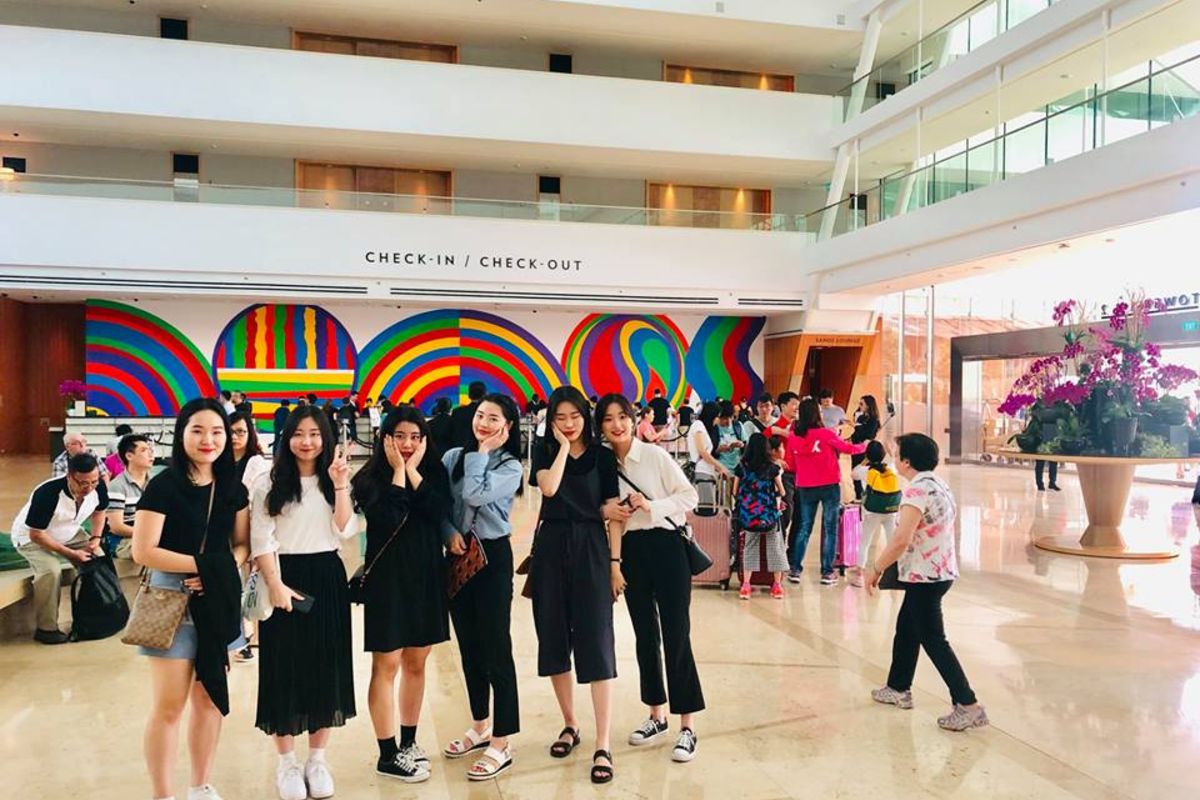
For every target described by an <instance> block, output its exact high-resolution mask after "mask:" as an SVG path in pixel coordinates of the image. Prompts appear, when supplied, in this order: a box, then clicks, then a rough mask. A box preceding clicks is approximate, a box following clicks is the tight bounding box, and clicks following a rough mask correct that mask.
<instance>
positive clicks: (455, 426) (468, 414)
mask: <svg viewBox="0 0 1200 800" xmlns="http://www.w3.org/2000/svg"><path fill="white" fill-rule="evenodd" d="M477 408H479V403H468V404H467V405H465V406H459V407H458V408H456V409H454V410H453V411H451V412H450V444H451V446H453V447H466V446H467V445H468V444H470V443H471V442H472V441H473V440H474V439H475V431H474V430H472V428H471V425H472V423H473V422H474V421H475V409H477Z"/></svg>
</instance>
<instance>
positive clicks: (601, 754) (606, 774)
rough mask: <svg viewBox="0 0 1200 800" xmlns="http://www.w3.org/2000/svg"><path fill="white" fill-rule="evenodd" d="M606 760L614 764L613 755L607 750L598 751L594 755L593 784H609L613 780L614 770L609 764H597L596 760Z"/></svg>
mask: <svg viewBox="0 0 1200 800" xmlns="http://www.w3.org/2000/svg"><path fill="white" fill-rule="evenodd" d="M598 758H604V759H607V760H608V763H609V764H611V763H613V757H612V753H610V752H608V751H607V750H597V751H596V752H595V753H592V761H593V764H592V783H608V782H609V781H611V780H612V779H613V768H612V767H610V766H608V765H607V764H596V763H594V762H595V761H596V759H598Z"/></svg>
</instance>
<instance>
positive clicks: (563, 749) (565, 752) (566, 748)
mask: <svg viewBox="0 0 1200 800" xmlns="http://www.w3.org/2000/svg"><path fill="white" fill-rule="evenodd" d="M568 733H569V734H571V741H570V742H564V741H563V740H562V738H563V737H564V736H566V735H567V734H568ZM576 747H579V731H577V730H575V729H574V728H572V727H570V726H568V727H566V728H563V729H562V733H560V734H559V735H558V741H557V742H555V743H554V744H552V745H550V755H552V756H554V757H555V758H566V757H567V756H569V755H571V753H573V752H575V748H576Z"/></svg>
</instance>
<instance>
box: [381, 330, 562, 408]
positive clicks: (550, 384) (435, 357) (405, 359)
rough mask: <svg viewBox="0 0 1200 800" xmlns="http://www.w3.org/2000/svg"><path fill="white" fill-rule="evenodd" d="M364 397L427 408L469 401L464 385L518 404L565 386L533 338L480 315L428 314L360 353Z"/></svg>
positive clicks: (386, 333) (387, 333)
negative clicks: (444, 401)
mask: <svg viewBox="0 0 1200 800" xmlns="http://www.w3.org/2000/svg"><path fill="white" fill-rule="evenodd" d="M361 374H362V376H363V378H362V382H361V385H360V387H359V391H360V392H361V393H362V394H363V395H364V396H369V397H374V398H379V397H386V398H388V399H389V400H391V401H392V402H393V403H400V402H409V401H412V402H414V403H415V404H416V405H418V406H419V407H421V408H422V409H424V410H425V411H427V412H428V411H429V410H430V409H432V407H433V404H434V403H436V402H437V399H438V398H439V397H448V398H449V399H450V401H451V402H452V403H455V404H457V403H460V402H463V401H464V400H465V399H466V389H467V385H468V384H470V383H471V382H472V381H477V380H478V381H483V382H484V383H485V384H487V386H488V389H489V390H490V391H500V392H505V393H507V394H510V395H512V396H513V397H514V398H516V400H517V402H518V403H519V404H521V405H522V406H523V405H524V404H525V403H526V402H527V401H528V400H529V398H530V397H531V396H532V395H534V394H537V395H540V396H541V397H543V398H545V397H546V396H548V395H549V393H550V392H551V391H553V390H554V388H555V387H556V386H559V385H560V384H562V383H563V376H562V370H561V369H560V368H559V366H558V362H557V361H556V360H555V359H554V356H553V355H552V354H551V353H550V351H549V350H547V349H546V346H545V345H543V344H542V343H541V342H540V341H539V340H538V339H537V338H536V337H535V336H533V334H531V333H530V332H529V331H527V330H525V329H524V328H522V327H521V326H519V325H517V324H515V323H513V322H510V321H509V320H506V319H503V318H501V317H497V316H495V315H493V314H487V313H484V312H482V311H469V310H464V309H443V310H438V311H427V312H424V313H422V314H417V315H415V316H413V317H409V318H408V319H405V320H402V321H401V322H397V323H396V324H394V325H391V326H390V327H388V328H387V329H386V330H384V331H383V332H382V333H380V334H379V335H378V336H376V337H375V338H374V339H372V340H371V341H370V342H369V343H368V344H367V345H366V346H365V347H364V348H363V350H362V367H361Z"/></svg>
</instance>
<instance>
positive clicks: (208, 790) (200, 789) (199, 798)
mask: <svg viewBox="0 0 1200 800" xmlns="http://www.w3.org/2000/svg"><path fill="white" fill-rule="evenodd" d="M187 796H188V800H221V795H219V794H217V790H216V789H215V788H213V785H212V784H211V783H206V784H204V785H203V786H193V787H191V788H190V789H188V795H187Z"/></svg>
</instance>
